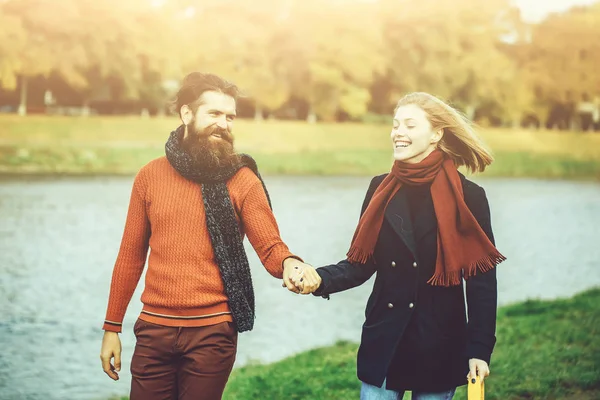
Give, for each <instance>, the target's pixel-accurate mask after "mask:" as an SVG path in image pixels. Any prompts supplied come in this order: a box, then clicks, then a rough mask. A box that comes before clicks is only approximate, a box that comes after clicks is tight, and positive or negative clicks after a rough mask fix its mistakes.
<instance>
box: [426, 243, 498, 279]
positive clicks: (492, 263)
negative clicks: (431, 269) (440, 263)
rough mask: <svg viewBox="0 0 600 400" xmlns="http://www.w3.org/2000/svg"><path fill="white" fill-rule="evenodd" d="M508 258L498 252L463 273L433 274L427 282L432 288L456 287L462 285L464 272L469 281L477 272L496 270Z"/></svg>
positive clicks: (477, 262)
mask: <svg viewBox="0 0 600 400" xmlns="http://www.w3.org/2000/svg"><path fill="white" fill-rule="evenodd" d="M505 260H506V257H504V256H503V255H502V254H500V252H498V251H496V252H494V253H492V254H490V255H488V256H487V257H484V258H482V259H479V260H477V261H475V262H473V263H471V264H470V265H468V266H467V268H464V269H463V270H461V271H457V272H452V273H444V272H441V273H437V272H436V273H435V274H433V276H432V277H431V279H429V280H428V281H427V283H429V284H430V285H432V286H446V287H448V286H456V285H460V282H461V278H462V276H463V272H464V277H465V279H469V278H470V277H472V276H474V275H476V274H477V271H479V272H482V273H484V272H488V271H490V270H492V269H493V268H495V267H496V266H497V265H498V264H500V263H501V262H502V261H505Z"/></svg>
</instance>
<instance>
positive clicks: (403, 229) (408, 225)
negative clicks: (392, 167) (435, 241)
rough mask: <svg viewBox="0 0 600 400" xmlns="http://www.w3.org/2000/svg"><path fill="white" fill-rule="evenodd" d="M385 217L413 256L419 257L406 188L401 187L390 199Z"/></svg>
mask: <svg viewBox="0 0 600 400" xmlns="http://www.w3.org/2000/svg"><path fill="white" fill-rule="evenodd" d="M385 219H386V220H387V221H388V222H389V224H390V225H391V227H392V229H394V232H396V233H397V234H398V236H400V238H401V239H402V240H403V241H404V244H406V247H407V248H408V249H409V250H410V252H411V253H412V255H413V257H414V258H415V259H416V258H417V246H416V244H415V238H414V232H413V226H412V222H411V219H410V208H409V205H408V198H407V197H406V191H405V190H404V188H400V190H398V192H397V193H396V195H395V196H394V197H393V198H392V199H391V200H390V202H389V203H388V206H387V207H386V209H385Z"/></svg>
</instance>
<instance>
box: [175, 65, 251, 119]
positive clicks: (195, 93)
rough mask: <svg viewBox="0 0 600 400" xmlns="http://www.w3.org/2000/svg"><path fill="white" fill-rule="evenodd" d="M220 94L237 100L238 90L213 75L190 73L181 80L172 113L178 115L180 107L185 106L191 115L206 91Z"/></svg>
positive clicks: (231, 84)
mask: <svg viewBox="0 0 600 400" xmlns="http://www.w3.org/2000/svg"><path fill="white" fill-rule="evenodd" d="M209 90H211V91H215V92H221V93H223V94H226V95H229V96H231V97H233V98H234V100H237V98H238V97H239V95H240V90H239V89H238V87H237V86H236V85H234V84H233V83H231V82H229V81H227V80H225V79H223V78H221V77H220V76H217V75H215V74H204V73H202V72H192V73H190V74H188V75H187V76H186V77H185V78H183V83H182V85H181V88H180V89H179V91H178V92H177V95H176V96H175V99H174V101H173V108H174V110H173V111H174V112H175V113H176V114H177V115H179V112H180V110H181V107H182V106H184V105H185V104H187V105H188V106H190V108H191V109H192V112H193V113H196V110H197V109H198V107H199V106H200V105H201V101H200V96H202V93H204V92H207V91H209Z"/></svg>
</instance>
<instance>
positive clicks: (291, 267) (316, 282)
mask: <svg viewBox="0 0 600 400" xmlns="http://www.w3.org/2000/svg"><path fill="white" fill-rule="evenodd" d="M282 286H284V287H287V288H288V290H289V291H290V292H294V293H300V294H310V293H312V292H314V291H316V290H317V289H318V288H319V286H321V277H320V276H319V274H318V273H317V271H316V270H315V269H314V268H313V267H312V266H311V265H308V264H305V263H303V262H301V261H299V260H296V259H295V258H287V259H286V260H285V261H284V262H283V285H282Z"/></svg>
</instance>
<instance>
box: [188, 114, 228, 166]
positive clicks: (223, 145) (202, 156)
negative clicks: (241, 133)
mask: <svg viewBox="0 0 600 400" xmlns="http://www.w3.org/2000/svg"><path fill="white" fill-rule="evenodd" d="M193 126H194V122H193V121H192V123H191V124H189V125H188V130H189V132H188V135H187V136H186V137H184V138H183V142H182V146H183V149H184V150H185V152H186V153H188V154H189V155H190V156H191V157H192V159H193V161H194V164H195V165H196V167H197V168H201V169H202V170H205V171H214V170H219V169H221V168H224V167H229V166H233V165H235V164H237V163H238V162H239V157H238V155H237V154H236V153H235V150H234V149H233V136H232V135H231V132H229V130H227V129H223V128H219V127H218V126H209V127H207V128H205V129H204V130H202V131H197V130H196V129H195V128H194V127H193ZM213 134H217V135H220V136H221V138H220V139H218V138H216V137H212V135H213Z"/></svg>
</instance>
